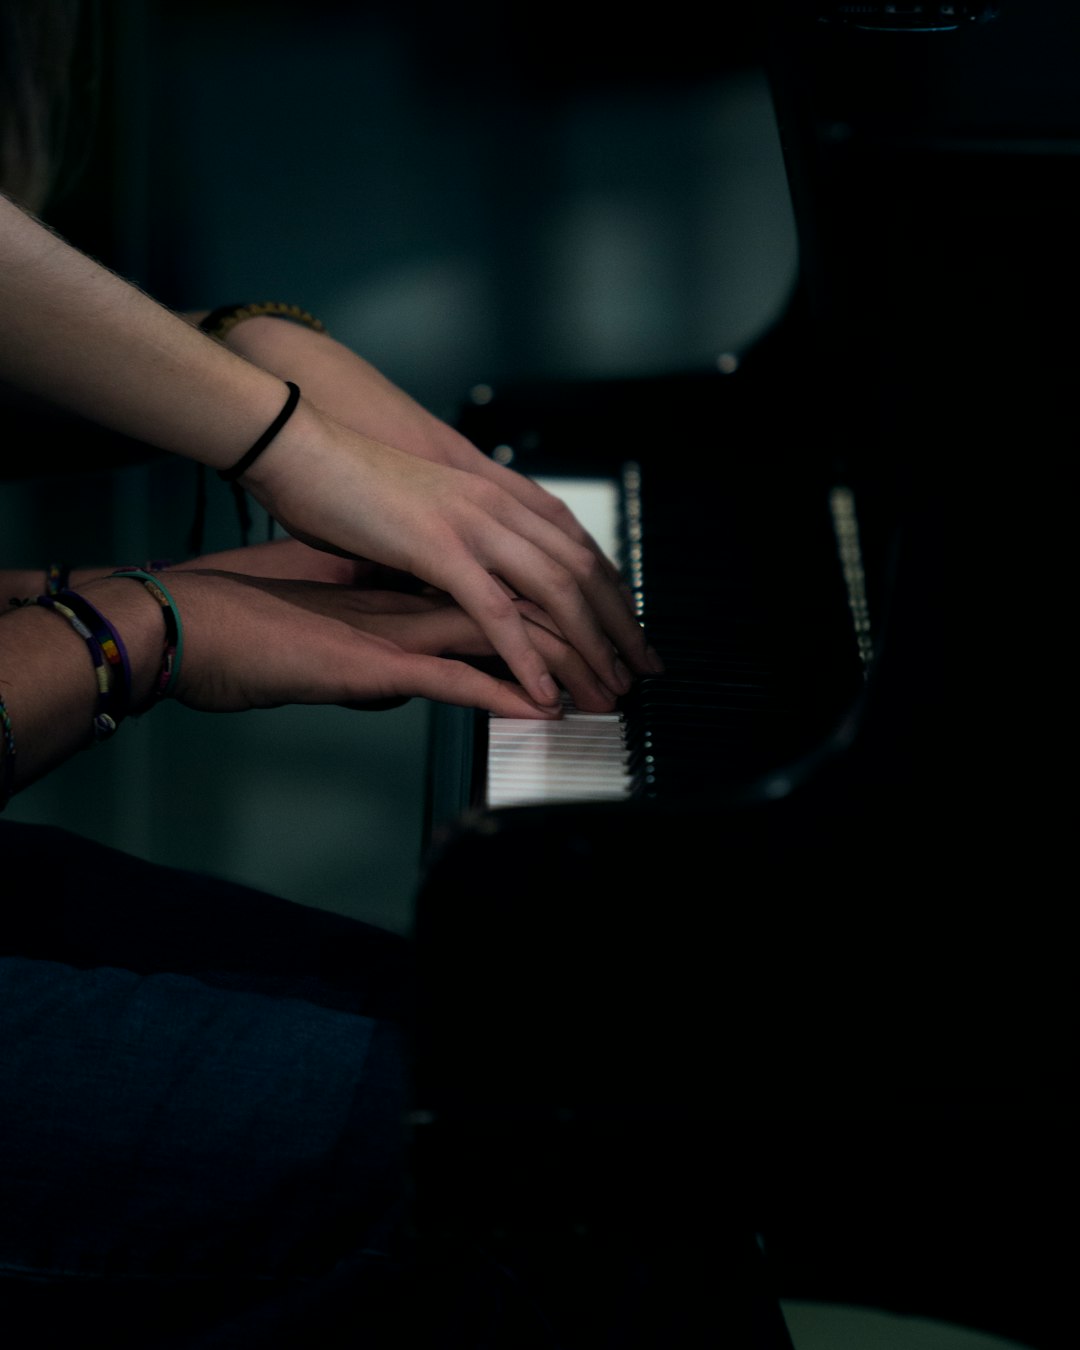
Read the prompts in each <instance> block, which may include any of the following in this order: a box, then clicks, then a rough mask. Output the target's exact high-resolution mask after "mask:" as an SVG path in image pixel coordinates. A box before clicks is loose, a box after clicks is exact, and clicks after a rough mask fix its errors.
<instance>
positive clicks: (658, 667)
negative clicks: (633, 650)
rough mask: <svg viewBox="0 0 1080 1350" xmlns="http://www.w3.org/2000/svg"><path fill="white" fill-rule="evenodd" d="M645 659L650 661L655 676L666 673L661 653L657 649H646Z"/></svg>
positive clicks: (650, 667)
mask: <svg viewBox="0 0 1080 1350" xmlns="http://www.w3.org/2000/svg"><path fill="white" fill-rule="evenodd" d="M645 659H646V661H648V663H649V669H650V670H651V671H652V673H653V674H654V675H662V674H663V673H664V663H663V661H661V660H660V656H659V653H658V652H657V650H656V648H655V647H646V648H645Z"/></svg>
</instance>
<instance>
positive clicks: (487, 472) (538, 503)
mask: <svg viewBox="0 0 1080 1350" xmlns="http://www.w3.org/2000/svg"><path fill="white" fill-rule="evenodd" d="M483 464H484V468H483V470H482V472H483V474H484V476H485V477H486V478H489V479H490V480H491V481H492V482H493V483H496V484H497V485H498V486H499V487H501V488H503V490H504V491H506V492H509V493H510V495H511V496H512V497H514V498H516V500H517V501H519V502H520V503H521V504H522V506H526V507H528V509H529V510H530V511H534V512H535V513H536V514H537V515H538V516H541V517H542V518H543V519H544V520H547V521H548V522H550V524H552V525H555V526H556V527H557V528H558V529H560V530H562V531H563V533H564V534H566V535H567V537H568V538H570V539H572V540H573V541H574V542H575V543H577V544H582V545H584V546H585V547H586V548H588V549H590V550H591V551H592V552H593V553H595V554H596V556H597V557H598V558H599V559H600V561H601V562H602V564H603V567H604V570H605V572H606V573H607V574H608V576H609V577H610V578H611V580H612V581H614V582H616V583H618V580H619V571H618V568H617V567H616V566H615V563H614V562H613V561H612V560H611V559H610V558H609V557H608V556H607V554H606V553H605V552H604V551H603V549H602V548H601V547H600V545H599V544H598V543H597V542H596V540H595V539H594V538H593V536H592V535H591V534H590V533H589V532H588V530H586V529H585V527H584V526H583V525H582V524H581V522H580V521H579V520H578V518H577V517H576V516H575V515H574V513H573V511H571V510H570V508H569V507H568V506H567V505H566V503H565V502H564V501H562V500H561V499H560V498H559V497H556V496H555V495H554V493H551V492H548V491H547V489H546V488H542V487H541V486H540V484H539V483H535V482H533V480H532V479H531V478H528V477H526V476H525V475H524V474H522V473H518V472H517V471H515V470H514V469H511V468H508V467H507V466H506V465H505V464H499V463H497V462H496V461H495V460H493V459H487V458H486V457H485V458H484V460H483Z"/></svg>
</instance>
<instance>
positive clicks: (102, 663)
mask: <svg viewBox="0 0 1080 1350" xmlns="http://www.w3.org/2000/svg"><path fill="white" fill-rule="evenodd" d="M66 594H68V595H70V592H67V593H66ZM36 603H37V604H39V605H41V606H42V608H43V609H51V610H53V612H54V613H56V614H59V615H60V617H61V618H64V619H66V620H67V621H68V623H70V624H71V626H72V628H74V630H75V632H76V633H78V635H79V637H81V638H82V640H83V641H84V642H85V643H86V646H87V650H88V651H89V653H90V659H91V661H93V663H94V676H95V679H96V680H97V688H98V697H97V708H96V710H95V712H94V720H93V731H94V740H95V741H106V740H108V739H109V737H110V736H111V735H112V734H113V733H114V732H115V731H116V728H117V727H118V726H119V725H120V722H121V720H122V717H123V712H121V708H122V707H123V708H124V711H126V706H125V705H126V701H127V700H125V699H124V698H123V697H121V698H117V697H115V696H114V693H113V684H112V680H111V678H110V666H111V665H112V661H113V658H112V657H110V656H107V655H106V653H105V649H104V647H103V646H102V644H101V643H100V642H99V641H98V639H97V637H96V636H95V635H94V633H93V632H92V631H91V630H90V628H89V627H88V626H87V625H86V624H85V623H84V622H83V620H82V619H81V618H80V617H79V615H78V614H77V613H76V612H75V610H74V609H72V608H71V606H70V605H67V604H65V603H64V602H63V601H62V600H61V599H59V598H58V597H56V596H53V595H39V596H38V597H37V601H36ZM115 660H116V664H117V665H120V652H119V649H118V648H117V650H116V652H115Z"/></svg>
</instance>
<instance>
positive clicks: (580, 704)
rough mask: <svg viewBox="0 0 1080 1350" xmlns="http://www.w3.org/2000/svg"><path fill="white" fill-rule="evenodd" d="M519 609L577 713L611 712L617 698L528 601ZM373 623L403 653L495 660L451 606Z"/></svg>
mask: <svg viewBox="0 0 1080 1350" xmlns="http://www.w3.org/2000/svg"><path fill="white" fill-rule="evenodd" d="M518 607H519V609H520V610H521V612H522V613H523V614H524V615H525V617H526V621H527V622H528V623H529V624H530V635H531V636H532V638H533V641H534V642H535V643H536V646H537V649H538V650H539V652H540V654H541V655H542V656H543V658H544V660H545V661H546V662H547V664H548V666H549V668H550V670H551V672H552V674H553V676H554V677H555V679H556V680H557V681H558V683H559V684H560V685H561V686H562V688H563V689H565V690H566V692H567V694H568V695H569V696H570V699H571V701H572V702H573V704H574V706H575V707H576V708H578V709H580V710H581V711H582V712H610V711H611V710H612V709H613V708H614V707H615V702H616V698H617V694H616V692H615V691H613V690H611V689H609V688H607V686H606V685H604V684H603V683H602V682H601V681H600V680H599V679H597V677H596V675H595V674H594V673H593V671H592V670H591V669H590V668H589V666H588V665H587V664H586V663H585V662H584V661H583V660H582V659H581V657H580V656H579V655H578V653H577V652H575V651H574V649H573V647H571V646H570V644H569V643H568V642H566V641H564V640H563V638H562V637H561V636H560V634H559V633H557V632H556V631H555V630H554V629H553V628H552V627H551V621H550V620H549V619H548V618H547V615H545V614H544V613H543V611H541V610H537V609H536V606H535V605H531V604H529V603H528V602H527V601H524V602H523V601H519V602H518ZM530 614H536V615H537V616H538V618H540V619H542V620H544V622H543V623H534V622H533V620H532V618H531V617H530ZM377 622H378V625H379V626H378V628H377V630H376V631H378V632H380V633H381V634H382V635H383V636H384V637H387V638H389V639H391V640H392V641H394V642H395V643H397V645H398V646H400V647H403V648H404V649H405V650H406V651H411V652H423V653H427V654H428V655H435V656H451V655H453V656H458V657H460V656H466V657H468V656H471V657H490V656H492V655H493V654H494V652H493V649H492V646H491V643H490V642H489V641H488V639H487V638H486V637H485V635H484V633H483V632H482V631H481V629H480V627H479V625H478V624H477V623H476V622H475V620H473V619H472V618H471V617H470V616H469V615H468V614H466V613H465V611H464V610H461V609H459V608H458V607H457V606H456V605H455V606H453V607H451V608H446V609H442V610H439V611H433V612H430V613H428V614H416V615H409V616H402V615H386V616H383V617H382V618H380V619H379V620H377Z"/></svg>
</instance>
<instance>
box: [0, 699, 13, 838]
mask: <svg viewBox="0 0 1080 1350" xmlns="http://www.w3.org/2000/svg"><path fill="white" fill-rule="evenodd" d="M0 732H2V733H3V741H4V744H3V747H2V750H0V811H2V810H3V809H4V807H5V806H7V804H8V802H9V801H11V798H12V796H13V795H14V792H15V733H14V732H13V731H12V729H11V718H10V717H9V716H8V710H7V707H6V706H5V704H4V700H3V699H2V698H0Z"/></svg>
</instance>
